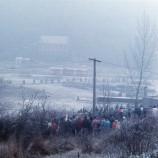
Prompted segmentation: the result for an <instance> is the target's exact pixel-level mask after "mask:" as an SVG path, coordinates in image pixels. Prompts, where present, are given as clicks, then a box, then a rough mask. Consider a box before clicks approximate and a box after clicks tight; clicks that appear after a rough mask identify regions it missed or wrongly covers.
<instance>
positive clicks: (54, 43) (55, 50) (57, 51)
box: [39, 36, 69, 58]
mask: <svg viewBox="0 0 158 158" xmlns="http://www.w3.org/2000/svg"><path fill="white" fill-rule="evenodd" d="M39 47H40V48H39V49H40V53H41V54H42V56H44V57H46V58H47V57H52V58H53V57H58V56H63V55H66V54H67V52H68V51H69V38H68V37H67V36H41V37H40V39H39Z"/></svg>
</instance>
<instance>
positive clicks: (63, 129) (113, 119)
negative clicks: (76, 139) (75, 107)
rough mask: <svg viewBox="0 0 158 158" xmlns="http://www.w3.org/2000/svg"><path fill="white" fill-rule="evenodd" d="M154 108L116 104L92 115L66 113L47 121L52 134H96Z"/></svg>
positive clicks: (114, 128)
mask: <svg viewBox="0 0 158 158" xmlns="http://www.w3.org/2000/svg"><path fill="white" fill-rule="evenodd" d="M155 109H157V107H150V108H144V107H143V106H140V107H136V108H134V107H132V108H123V107H120V108H118V107H117V106H116V107H115V109H110V110H108V111H107V112H104V113H101V114H99V115H97V116H94V117H91V115H90V114H87V113H85V115H84V116H80V115H79V114H76V116H75V115H74V116H72V117H70V116H69V115H66V116H65V117H62V118H61V119H59V120H57V119H53V120H52V121H51V122H49V123H48V127H49V128H50V130H51V133H52V134H53V135H55V134H59V135H64V134H67V135H70V134H72V135H79V136H80V135H88V134H92V135H96V134H98V133H106V132H109V131H111V130H117V129H120V128H121V126H122V125H128V120H129V118H130V117H131V116H137V117H146V115H147V113H149V112H151V111H153V110H154V111H156V110H155Z"/></svg>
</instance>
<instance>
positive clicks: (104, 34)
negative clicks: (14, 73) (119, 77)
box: [0, 0, 158, 63]
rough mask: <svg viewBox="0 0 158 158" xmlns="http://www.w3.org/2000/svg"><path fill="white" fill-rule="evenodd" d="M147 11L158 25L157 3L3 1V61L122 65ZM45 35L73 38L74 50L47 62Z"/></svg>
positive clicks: (70, 44) (135, 0) (0, 28)
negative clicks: (42, 41) (90, 59)
mask: <svg viewBox="0 0 158 158" xmlns="http://www.w3.org/2000/svg"><path fill="white" fill-rule="evenodd" d="M144 12H145V13H146V14H147V15H148V16H149V17H150V20H151V21H152V22H153V23H154V25H156V23H157V20H158V19H157V18H158V2H157V1H156V0H155V1H154V0H14V1H13V0H0V59H1V61H2V60H10V61H13V60H14V59H15V57H17V56H22V57H28V58H30V59H33V60H41V61H42V60H45V61H50V62H52V61H53V62H55V61H57V60H60V61H64V60H68V61H72V60H74V59H75V60H81V61H82V60H84V61H85V60H88V57H96V58H99V59H102V60H103V61H104V60H106V61H111V62H114V63H121V62H122V58H123V55H122V54H123V51H124V50H125V49H127V48H128V46H129V41H130V40H133V37H134V35H135V33H136V28H137V22H138V20H139V19H141V17H142V15H143V14H144ZM41 36H65V37H67V38H68V50H67V51H66V52H63V54H61V55H57V56H53V57H52V56H49V55H47V56H44V58H43V55H42V54H41V53H40V49H39V41H40V37H41ZM116 56H117V58H116Z"/></svg>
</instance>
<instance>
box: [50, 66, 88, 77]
mask: <svg viewBox="0 0 158 158" xmlns="http://www.w3.org/2000/svg"><path fill="white" fill-rule="evenodd" d="M49 73H50V74H51V75H59V76H87V75H88V74H89V73H88V69H80V68H62V67H51V68H50V69H49Z"/></svg>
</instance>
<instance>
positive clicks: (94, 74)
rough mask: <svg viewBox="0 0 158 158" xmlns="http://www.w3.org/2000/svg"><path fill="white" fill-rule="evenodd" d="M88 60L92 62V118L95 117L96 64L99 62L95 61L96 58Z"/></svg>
mask: <svg viewBox="0 0 158 158" xmlns="http://www.w3.org/2000/svg"><path fill="white" fill-rule="evenodd" d="M89 60H92V61H93V63H94V66H93V69H94V70H93V116H94V115H95V107H96V62H101V61H99V60H97V59H96V58H94V59H91V58H89Z"/></svg>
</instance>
